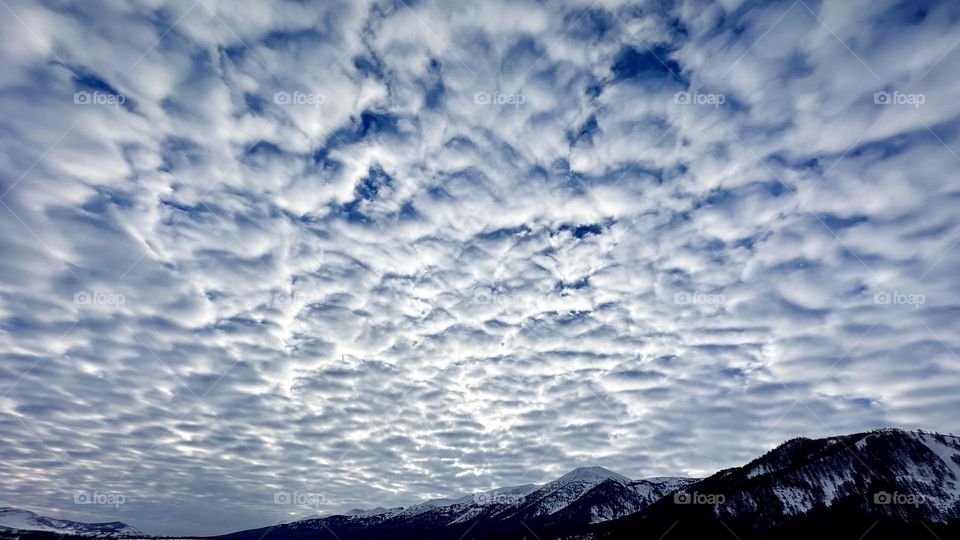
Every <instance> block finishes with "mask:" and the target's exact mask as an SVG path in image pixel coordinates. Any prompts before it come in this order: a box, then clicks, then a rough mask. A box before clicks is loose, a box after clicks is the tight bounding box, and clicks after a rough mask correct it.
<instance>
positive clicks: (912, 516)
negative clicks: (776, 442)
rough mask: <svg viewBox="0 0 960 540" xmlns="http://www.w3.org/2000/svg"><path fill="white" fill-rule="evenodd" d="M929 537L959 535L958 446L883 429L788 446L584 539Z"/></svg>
mask: <svg viewBox="0 0 960 540" xmlns="http://www.w3.org/2000/svg"><path fill="white" fill-rule="evenodd" d="M674 526H675V530H674V531H672V532H671V537H673V536H674V535H675V534H681V536H682V535H683V534H684V533H687V534H690V535H700V534H708V535H709V534H714V533H715V534H720V533H721V532H723V534H724V535H729V534H730V532H731V531H732V532H734V533H735V534H736V535H737V536H739V537H740V538H743V539H747V538H767V537H777V538H794V537H796V538H804V537H805V538H809V537H810V536H814V535H823V534H829V535H830V536H831V537H845V536H844V535H847V536H849V535H852V536H851V537H852V538H859V537H860V536H861V535H863V534H864V533H866V532H867V530H868V529H871V531H870V536H869V538H870V539H873V538H897V537H901V536H903V535H906V536H907V537H910V536H913V537H918V538H919V537H930V538H933V536H929V535H930V533H931V532H933V531H935V530H941V531H948V532H949V533H952V534H947V535H946V536H944V537H947V536H952V537H957V532H958V530H960V438H957V437H953V436H947V435H940V434H928V433H922V432H909V431H902V430H894V429H886V430H878V431H871V432H866V433H857V434H853V435H845V436H839V437H828V438H825V439H816V440H811V439H805V438H798V439H793V440H791V441H788V442H786V443H784V444H782V445H781V446H779V447H777V448H776V449H774V450H772V451H770V452H768V453H766V454H765V455H763V456H761V457H759V458H757V459H755V460H753V461H751V462H750V463H747V464H746V465H744V466H742V467H737V468H733V469H727V470H723V471H720V472H718V473H716V474H714V475H713V476H710V477H708V478H705V479H703V480H701V481H699V482H696V483H693V484H690V485H688V486H686V487H684V488H682V489H681V490H679V491H677V492H676V493H675V494H674V495H673V496H671V497H665V498H662V499H660V500H659V501H657V502H656V503H654V504H651V505H649V506H648V507H647V508H645V509H644V510H643V511H642V512H638V513H634V514H632V515H630V516H627V517H626V518H621V519H618V520H614V521H610V522H607V523H602V524H600V525H599V526H596V527H594V528H593V529H592V530H591V531H590V534H591V535H593V536H595V537H603V538H611V539H614V538H628V537H631V536H630V535H631V534H635V532H636V531H637V530H647V531H651V533H652V532H653V531H661V532H662V531H665V530H666V529H667V528H670V527H674Z"/></svg>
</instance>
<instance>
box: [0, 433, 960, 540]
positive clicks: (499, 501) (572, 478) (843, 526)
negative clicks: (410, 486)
mask: <svg viewBox="0 0 960 540" xmlns="http://www.w3.org/2000/svg"><path fill="white" fill-rule="evenodd" d="M12 529H26V530H30V531H34V532H29V533H20V532H10V531H11V530H12ZM36 531H41V532H36ZM43 531H51V532H43ZM53 532H60V533H61V534H60V535H53ZM125 535H139V532H138V531H136V530H135V529H133V528H131V527H128V526H126V525H124V524H122V523H101V524H85V523H77V522H72V521H65V520H54V519H51V518H44V517H41V516H37V515H36V514H33V513H32V512H26V511H24V510H16V509H12V508H4V509H0V540H61V539H62V538H63V536H77V537H81V536H86V537H89V536H113V537H116V536H125ZM818 537H822V538H849V539H851V540H854V539H860V540H895V539H901V538H930V539H937V538H940V539H946V538H960V438H958V437H954V436H952V435H942V434H935V433H923V432H911V431H903V430H897V429H883V430H876V431H869V432H864V433H855V434H852V435H842V436H835V437H827V438H823V439H807V438H797V439H793V440H790V441H787V442H785V443H783V444H781V445H780V446H778V447H777V448H774V449H773V450H770V451H769V452H767V453H766V454H764V455H762V456H760V457H758V458H756V459H754V460H752V461H750V462H749V463H746V464H745V465H743V466H741V467H734V468H731V469H725V470H722V471H720V472H717V473H716V474H713V475H712V476H709V477H707V478H703V479H692V478H672V477H661V478H647V479H643V480H631V479H629V478H627V477H625V476H623V475H620V474H617V473H615V472H612V471H609V470H607V469H604V468H601V467H584V468H580V469H574V470H573V471H570V472H569V473H567V474H565V475H563V476H561V477H560V478H558V479H556V480H553V481H551V482H547V483H546V484H542V485H532V484H528V485H522V486H512V487H506V488H499V489H494V490H491V491H487V492H483V493H476V494H472V495H464V496H461V497H453V498H447V499H432V500H428V501H423V502H421V503H418V504H414V505H411V506H407V507H396V508H374V509H371V510H363V509H356V510H351V511H349V512H346V513H345V514H343V515H328V516H313V517H310V518H307V519H302V520H299V521H295V522H292V523H285V524H281V525H278V526H275V527H264V528H260V529H252V530H247V531H240V532H236V533H232V534H228V535H224V536H222V537H218V540H327V539H329V540H373V539H382V538H390V539H391V540H413V539H417V540H422V539H430V540H494V539H496V540H521V539H533V538H536V539H540V540H628V539H634V538H665V539H666V540H680V539H686V538H691V539H693V538H696V539H698V540H699V539H703V538H737V539H739V540H769V539H774V538H776V539H778V540H800V539H804V540H807V539H809V538H818ZM80 540H82V538H81V539H80Z"/></svg>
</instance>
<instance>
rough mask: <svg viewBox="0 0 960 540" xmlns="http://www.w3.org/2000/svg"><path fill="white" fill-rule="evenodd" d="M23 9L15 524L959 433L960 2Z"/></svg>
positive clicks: (9, 168) (7, 366) (14, 250)
mask: <svg viewBox="0 0 960 540" xmlns="http://www.w3.org/2000/svg"><path fill="white" fill-rule="evenodd" d="M8 4H9V6H10V10H11V11H12V12H13V13H14V14H16V17H14V16H12V15H11V16H10V17H7V18H5V19H4V20H3V21H2V22H0V25H2V27H3V35H4V36H5V39H3V40H0V55H2V58H3V63H4V66H5V67H6V68H7V69H5V70H4V74H3V75H2V76H0V93H2V95H3V100H2V102H0V103H2V104H0V107H2V110H3V115H2V120H0V139H2V142H3V148H5V149H6V151H5V152H4V153H3V156H2V161H0V170H2V171H3V175H2V180H0V194H2V195H0V202H2V208H0V222H2V225H3V231H4V234H3V235H0V251H2V253H3V254H4V257H2V258H0V267H2V268H0V270H2V272H0V273H2V275H3V280H2V281H0V327H2V329H3V333H2V337H0V340H2V348H0V351H2V356H3V361H2V362H0V382H2V385H0V396H2V397H0V433H2V435H3V438H4V440H5V441H7V444H6V445H5V446H4V450H3V452H2V456H0V457H2V459H0V463H2V465H0V470H2V471H3V473H4V478H5V479H6V480H7V483H8V485H9V487H10V489H9V490H8V493H9V494H10V495H9V497H10V499H9V500H4V501H2V502H3V503H4V504H9V505H13V506H24V507H29V508H33V509H37V510H41V511H44V512H47V513H50V514H54V515H62V516H64V517H71V518H76V519H86V520H108V519H122V520H125V521H127V522H130V523H132V524H134V525H136V526H138V527H140V528H141V529H143V530H146V531H149V532H156V533H164V534H188V533H189V534H212V533H221V532H226V531H230V530H235V529H237V528H241V527H254V526H262V525H266V524H269V523H273V522H277V521H280V520H289V519H294V518H296V517H298V516H303V515H306V514H311V513H315V512H329V511H340V510H345V509H348V508H351V507H357V506H361V507H373V506H379V505H383V506H393V505H400V504H407V503H410V502H413V501H416V500H419V499H426V498H429V497H435V496H450V495H453V494H456V493H461V492H466V491H471V490H480V489H489V488H492V487H497V486H502V485H515V484H522V483H529V482H543V481H546V480H549V479H551V478H553V477H556V476H558V475H559V474H562V473H563V472H566V470H568V469H570V468H573V467H575V466H579V465H585V464H601V465H603V466H606V467H609V468H612V469H614V470H618V471H620V472H622V473H624V474H627V475H629V476H632V477H643V476H654V475H666V474H672V475H680V474H691V475H699V474H707V473H710V472H713V471H714V470H716V469H718V468H721V467H729V466H734V465H738V464H741V463H742V462H744V461H745V460H747V459H749V458H752V457H753V456H755V455H756V454H757V453H759V452H762V451H764V450H766V449H767V448H769V447H771V446H773V445H775V444H777V443H779V442H781V441H782V440H784V439H787V438H790V437H793V436H796V435H811V436H813V435H823V434H827V433H838V432H847V431H855V430H863V429H868V428H873V427H877V426H881V425H898V426H904V427H921V428H924V429H932V430H941V431H950V430H954V431H955V430H956V429H955V428H956V425H955V422H956V419H955V418H954V417H953V415H950V414H949V413H950V412H952V411H953V410H955V409H956V407H955V405H956V404H955V403H954V402H955V401H956V399H955V398H954V397H953V393H951V392H950V390H949V389H951V388H954V387H955V386H956V383H957V382H958V380H960V374H958V371H957V356H956V353H955V352H954V351H956V350H957V349H958V346H960V344H958V343H956V338H955V336H954V334H955V332H952V330H953V328H954V325H953V324H952V323H953V322H954V320H955V317H956V314H957V312H958V307H957V306H958V296H957V293H956V290H955V289H956V288H955V287H953V284H954V283H955V278H954V275H955V274H956V271H957V267H958V265H960V259H958V253H960V251H958V250H956V249H955V247H956V243H957V242H956V241H955V240H956V236H957V226H958V222H957V218H956V215H955V214H956V212H955V211H954V209H955V203H956V199H957V193H956V189H955V187H954V183H953V182H952V176H951V175H952V173H953V171H954V170H955V169H956V161H957V160H960V158H958V156H957V152H958V151H960V150H956V149H957V148H960V145H958V144H957V126H958V122H957V116H958V114H960V109H958V108H957V107H958V105H957V104H958V103H960V99H957V98H958V97H960V96H957V95H956V92H957V89H956V85H955V84H953V80H952V79H953V78H952V77H951V74H953V73H955V72H956V70H957V69H958V68H960V66H958V65H957V63H958V62H960V54H958V53H957V52H956V51H955V50H954V49H953V48H952V47H953V45H954V44H955V42H956V40H957V38H958V36H960V34H958V28H957V27H956V25H955V24H954V23H953V22H951V21H954V20H956V15H957V13H956V11H957V8H956V6H954V5H952V4H950V3H947V2H919V3H918V2H901V3H896V2H879V3H878V2H865V1H864V2H843V3H837V2H809V1H801V2H796V3H791V2H774V3H758V2H749V1H747V2H737V1H727V2H721V3H708V2H697V1H688V2H639V3H628V2H607V3H599V4H592V5H591V4H589V3H587V2H546V3H542V2H529V3H516V2H485V3H478V4H469V5H461V4H453V3H444V2H433V1H421V2H396V3H394V2H390V1H387V2H244V3H242V5H240V4H237V3H235V2H229V3H228V2H214V1H212V0H201V1H200V2H196V3H193V2H187V1H184V2H152V1H151V2H137V3H134V4H131V5H119V4H115V3H111V2H103V3H97V4H93V3H91V4H84V5H83V6H74V7H72V8H71V9H66V8H63V7H62V6H59V5H54V4H38V3H30V2H20V1H9V0H8ZM76 490H101V491H107V492H120V493H123V494H124V495H125V504H123V505H121V506H119V507H114V506H106V507H104V506H98V505H76V504H74V503H73V493H74V492H75V491H76ZM281 491H289V492H298V493H303V494H309V495H311V496H310V497H308V498H307V499H308V500H309V501H310V502H311V507H309V508H307V507H302V506H297V505H286V504H276V501H275V499H274V494H275V493H277V492H281Z"/></svg>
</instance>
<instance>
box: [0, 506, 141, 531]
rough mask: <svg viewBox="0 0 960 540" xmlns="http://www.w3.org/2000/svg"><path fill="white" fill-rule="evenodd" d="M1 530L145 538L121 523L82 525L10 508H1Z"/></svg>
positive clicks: (77, 522)
mask: <svg viewBox="0 0 960 540" xmlns="http://www.w3.org/2000/svg"><path fill="white" fill-rule="evenodd" d="M0 529H12V530H17V531H43V532H53V533H60V534H69V535H78V536H97V537H121V536H143V533H142V532H140V531H138V530H137V529H135V528H133V527H131V526H129V525H127V524H126V523H121V522H119V521H111V522H107V523H82V522H79V521H70V520H68V519H55V518H50V517H44V516H41V515H38V514H35V513H33V512H30V511H29V510H21V509H19V508H9V507H3V508H0Z"/></svg>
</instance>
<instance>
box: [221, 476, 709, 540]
mask: <svg viewBox="0 0 960 540" xmlns="http://www.w3.org/2000/svg"><path fill="white" fill-rule="evenodd" d="M694 481H695V480H694V479H688V478H651V479H646V480H636V481H634V480H631V479H629V478H627V477H625V476H623V475H621V474H617V473H615V472H612V471H609V470H607V469H604V468H602V467H583V468H579V469H574V470H572V471H570V472H569V473H567V474H565V475H563V476H561V477H560V478H558V479H556V480H553V481H551V482H548V483H546V484H543V485H532V484H528V485H523V486H513V487H507V488H500V489H495V490H492V491H487V492H484V493H477V494H473V495H466V496H463V497H459V498H454V499H435V500H430V501H425V502H422V503H419V504H415V505H412V506H408V507H405V508H404V507H401V508H393V509H389V510H385V509H382V508H378V509H375V510H352V511H350V512H347V515H336V516H326V517H319V518H309V519H305V520H300V521H296V522H293V523H287V524H283V525H279V526H276V527H273V528H263V529H254V530H251V531H242V532H239V533H234V534H231V535H228V536H227V538H229V539H230V540H260V539H262V540H281V539H282V540H300V539H303V540H306V539H307V538H311V539H313V538H326V537H329V538H331V539H334V538H340V539H341V540H347V539H363V538H384V537H390V538H393V539H405V538H433V539H438V540H440V539H445V538H450V539H454V540H455V539H459V538H466V536H464V535H466V534H468V533H469V535H470V536H469V537H470V538H481V537H509V536H515V535H522V534H524V532H525V531H527V530H528V529H534V530H538V531H562V530H564V529H566V528H570V527H582V526H586V525H589V524H592V523H598V522H601V521H604V520H609V519H614V518H617V517H621V516H626V515H629V514H631V513H634V512H637V511H638V510H641V509H642V508H644V507H646V506H647V505H649V504H651V503H653V502H654V501H656V500H658V499H659V498H661V497H663V496H664V495H666V494H668V493H671V492H672V491H674V490H676V489H678V488H680V487H683V486H686V485H688V484H690V483H691V482H694Z"/></svg>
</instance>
